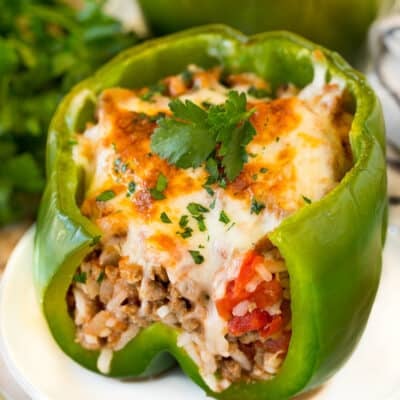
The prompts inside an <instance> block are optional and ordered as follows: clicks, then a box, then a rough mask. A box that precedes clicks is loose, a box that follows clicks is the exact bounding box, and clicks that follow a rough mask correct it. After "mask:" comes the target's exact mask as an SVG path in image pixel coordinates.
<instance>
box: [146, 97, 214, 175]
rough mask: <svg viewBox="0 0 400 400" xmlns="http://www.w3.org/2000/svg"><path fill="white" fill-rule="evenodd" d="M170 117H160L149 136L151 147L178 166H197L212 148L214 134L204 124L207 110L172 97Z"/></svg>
mask: <svg viewBox="0 0 400 400" xmlns="http://www.w3.org/2000/svg"><path fill="white" fill-rule="evenodd" d="M169 107H170V109H171V111H172V112H173V113H174V116H173V117H166V118H162V119H160V120H159V121H158V127H157V128H156V129H155V131H154V133H153V135H152V136H151V149H152V151H153V152H154V153H156V154H158V155H159V156H160V157H161V158H165V159H167V160H168V162H170V163H171V164H175V165H176V166H177V167H179V168H191V167H193V168H196V167H198V166H199V165H201V164H202V163H203V162H205V161H206V159H207V157H208V156H209V155H210V153H211V152H212V151H213V150H214V147H215V137H214V134H213V132H211V130H210V129H209V128H208V126H207V112H206V111H204V110H203V109H202V108H200V107H199V106H197V105H196V104H194V103H193V102H191V101H189V100H186V102H185V103H183V102H182V101H181V100H179V99H175V100H173V101H172V102H171V103H170V104H169Z"/></svg>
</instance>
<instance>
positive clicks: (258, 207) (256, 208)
mask: <svg viewBox="0 0 400 400" xmlns="http://www.w3.org/2000/svg"><path fill="white" fill-rule="evenodd" d="M264 208H265V204H264V203H261V202H260V201H257V200H256V199H255V198H254V197H253V199H252V200H251V208H250V213H251V214H256V215H258V214H260V212H261V211H262V210H264Z"/></svg>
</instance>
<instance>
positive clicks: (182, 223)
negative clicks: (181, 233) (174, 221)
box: [179, 215, 189, 228]
mask: <svg viewBox="0 0 400 400" xmlns="http://www.w3.org/2000/svg"><path fill="white" fill-rule="evenodd" d="M188 222H189V217H188V216H187V215H182V217H181V218H180V220H179V226H180V227H181V228H184V227H185V226H186V225H187V224H188Z"/></svg>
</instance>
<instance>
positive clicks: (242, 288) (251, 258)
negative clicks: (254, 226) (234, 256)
mask: <svg viewBox="0 0 400 400" xmlns="http://www.w3.org/2000/svg"><path fill="white" fill-rule="evenodd" d="M263 260H264V259H263V257H262V256H260V255H259V254H258V253H257V252H255V251H249V252H248V253H247V254H246V256H245V258H244V260H243V264H242V267H241V268H240V272H239V275H238V277H237V278H236V279H235V286H234V290H233V292H234V294H235V295H236V296H237V297H240V296H241V295H243V292H247V291H246V286H247V284H248V283H249V282H251V280H252V279H253V278H254V276H255V275H256V269H255V267H256V266H257V265H258V264H260V263H262V262H263Z"/></svg>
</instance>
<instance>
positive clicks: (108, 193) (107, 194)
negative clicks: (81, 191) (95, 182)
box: [96, 190, 115, 201]
mask: <svg viewBox="0 0 400 400" xmlns="http://www.w3.org/2000/svg"><path fill="white" fill-rule="evenodd" d="M114 197H115V192H114V191H113V190H105V191H104V192H103V193H100V194H99V195H98V196H97V197H96V201H108V200H111V199H113V198H114Z"/></svg>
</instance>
